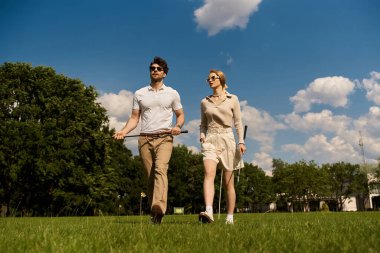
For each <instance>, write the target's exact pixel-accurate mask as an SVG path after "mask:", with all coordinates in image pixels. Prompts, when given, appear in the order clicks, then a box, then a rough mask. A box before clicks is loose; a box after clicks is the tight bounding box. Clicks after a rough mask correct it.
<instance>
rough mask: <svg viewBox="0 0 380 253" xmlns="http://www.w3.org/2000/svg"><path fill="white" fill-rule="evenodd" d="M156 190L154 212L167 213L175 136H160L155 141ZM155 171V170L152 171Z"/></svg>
mask: <svg viewBox="0 0 380 253" xmlns="http://www.w3.org/2000/svg"><path fill="white" fill-rule="evenodd" d="M154 150H155V162H154V190H153V201H152V212H160V211H161V212H162V214H165V212H166V208H167V199H168V175H167V172H168V167H169V160H170V157H171V154H172V151H173V136H171V135H170V136H166V137H163V138H158V139H156V140H155V141H154ZM152 173H153V172H152Z"/></svg>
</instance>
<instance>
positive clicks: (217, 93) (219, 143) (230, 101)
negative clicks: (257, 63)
mask: <svg viewBox="0 0 380 253" xmlns="http://www.w3.org/2000/svg"><path fill="white" fill-rule="evenodd" d="M207 82H208V84H209V85H210V88H211V89H212V91H213V93H212V95H210V96H207V97H205V98H204V99H203V100H202V101H201V125H200V142H201V145H202V154H203V165H204V170H205V176H204V181H203V194H204V201H205V205H206V211H204V212H201V213H200V214H199V220H200V221H202V222H204V223H206V222H208V223H212V222H213V221H214V217H213V207H212V206H213V200H214V195H215V187H214V179H215V175H216V169H217V165H218V164H220V165H221V167H222V169H223V183H224V186H225V189H226V200H227V219H226V224H233V223H234V220H233V214H234V209H235V201H236V194H235V187H234V169H237V166H238V165H239V162H240V157H241V154H243V153H244V152H245V151H246V147H245V143H244V138H243V135H244V134H243V124H242V120H241V112H240V105H239V100H238V98H237V96H235V95H232V94H230V93H228V92H227V91H226V88H227V85H226V78H225V75H224V74H223V72H222V71H219V70H210V73H209V75H208V78H207ZM233 127H235V129H236V133H237V137H238V139H239V142H238V146H236V142H235V138H234V134H233V130H232V128H233Z"/></svg>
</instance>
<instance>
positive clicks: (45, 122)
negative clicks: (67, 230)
mask: <svg viewBox="0 0 380 253" xmlns="http://www.w3.org/2000/svg"><path fill="white" fill-rule="evenodd" d="M0 83H1V86H0V129H1V131H0V136H1V144H0V171H1V174H0V182H1V183H0V187H1V196H0V198H1V199H0V201H1V202H2V203H3V205H5V206H7V207H9V206H13V207H14V208H15V209H17V210H15V211H22V213H23V215H47V214H49V215H53V214H55V215H58V214H64V213H66V214H71V215H73V214H76V213H91V208H95V207H96V203H97V202H96V201H93V200H95V199H99V198H100V199H105V198H108V197H110V196H111V195H114V191H115V189H116V188H117V186H116V184H115V183H116V181H115V180H113V179H115V178H116V177H115V175H116V172H115V170H114V169H113V168H112V167H110V166H108V162H109V160H108V159H107V150H108V149H109V145H110V144H109V141H107V140H106V139H107V137H109V131H108V127H107V120H108V119H107V116H106V113H105V109H104V108H102V107H101V106H100V105H99V104H98V103H96V102H95V100H96V97H97V93H96V91H95V89H94V88H93V87H91V86H90V87H86V86H85V85H84V84H83V83H82V82H81V81H80V80H77V79H70V78H67V77H65V76H63V75H59V74H56V73H55V71H54V70H53V69H52V68H48V67H32V66H31V65H30V64H25V63H4V64H3V65H1V66H0ZM112 178H113V179H112ZM105 182H107V183H105ZM8 210H9V208H8ZM8 214H9V212H8Z"/></svg>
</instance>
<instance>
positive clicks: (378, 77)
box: [362, 71, 380, 105]
mask: <svg viewBox="0 0 380 253" xmlns="http://www.w3.org/2000/svg"><path fill="white" fill-rule="evenodd" d="M362 83H363V87H364V88H365V89H366V91H367V95H366V97H367V99H368V100H369V101H372V102H374V103H375V104H376V105H380V72H375V71H373V72H371V78H370V79H363V82H362Z"/></svg>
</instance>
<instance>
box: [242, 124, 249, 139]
mask: <svg viewBox="0 0 380 253" xmlns="http://www.w3.org/2000/svg"><path fill="white" fill-rule="evenodd" d="M247 128H248V126H247V125H245V126H244V135H243V139H244V140H245V136H246V135H247Z"/></svg>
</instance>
